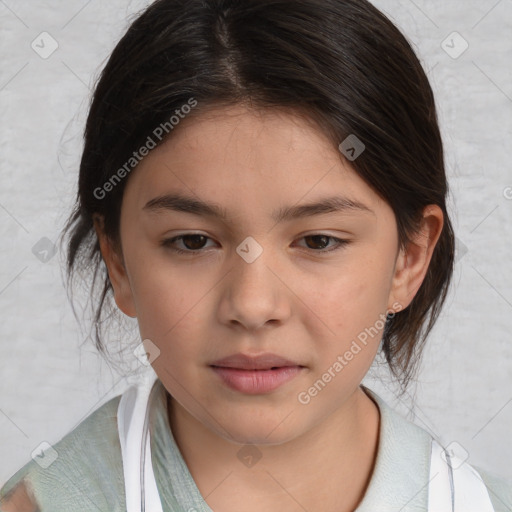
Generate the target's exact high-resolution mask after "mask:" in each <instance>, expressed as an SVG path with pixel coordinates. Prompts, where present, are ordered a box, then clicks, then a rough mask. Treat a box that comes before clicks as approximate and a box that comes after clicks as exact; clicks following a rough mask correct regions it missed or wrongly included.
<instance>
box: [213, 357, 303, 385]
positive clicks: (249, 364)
mask: <svg viewBox="0 0 512 512" xmlns="http://www.w3.org/2000/svg"><path fill="white" fill-rule="evenodd" d="M210 366H211V368H212V370H213V371H214V372H215V373H216V374H217V375H219V376H220V378H221V379H222V380H223V381H224V383H225V384H226V385H227V386H229V387H230V388H232V389H234V390H236V391H240V392H241V393H246V394H250V395H257V394H262V393H269V392H271V391H274V390H275V389H277V388H278V387H279V386H281V385H283V384H284V383H286V382H288V381H290V380H291V379H293V378H294V377H295V376H296V375H298V374H299V373H300V372H301V370H302V369H303V368H304V367H303V366H301V365H299V364H297V363H295V362H294V361H290V360H289V359H285V358H283V357H280V356H277V355H275V354H269V353H267V354H261V355H259V356H248V355H245V354H241V353H240V354H234V355H232V356H229V357H225V358H223V359H219V360H218V361H215V362H214V363H212V364H211V365H210Z"/></svg>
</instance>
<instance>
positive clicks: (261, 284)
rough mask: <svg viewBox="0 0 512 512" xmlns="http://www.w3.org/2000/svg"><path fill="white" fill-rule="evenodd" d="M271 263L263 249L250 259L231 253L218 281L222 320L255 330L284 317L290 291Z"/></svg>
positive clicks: (288, 305) (288, 313)
mask: <svg viewBox="0 0 512 512" xmlns="http://www.w3.org/2000/svg"><path fill="white" fill-rule="evenodd" d="M274 259H275V258H274ZM269 265H270V266H269ZM275 267H276V265H272V260H271V255H270V254H269V253H268V252H267V251H265V250H263V252H262V254H261V255H260V256H259V257H258V258H257V259H256V260H254V261H252V262H251V263H249V262H248V261H246V260H245V259H244V258H242V257H241V256H239V255H238V254H235V255H234V257H233V266H232V267H231V271H230V272H228V274H227V275H226V276H225V278H224V279H223V282H222V286H223V290H222V297H221V301H220V304H219V310H218V311H219V315H220V320H221V322H222V323H223V324H225V325H230V326H238V327H243V328H245V329H246V330H257V329H259V328H261V327H263V326H266V325H267V324H269V325H279V324H281V323H283V322H284V321H286V319H287V318H288V317H289V316H290V301H289V294H290V293H291V291H290V290H289V289H288V288H287V286H286V284H285V283H284V282H283V281H285V280H284V279H283V277H282V276H280V275H279V271H278V270H277V269H276V268H275Z"/></svg>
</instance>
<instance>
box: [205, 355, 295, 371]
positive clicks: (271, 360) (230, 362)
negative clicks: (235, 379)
mask: <svg viewBox="0 0 512 512" xmlns="http://www.w3.org/2000/svg"><path fill="white" fill-rule="evenodd" d="M210 366H214V367H220V368H235V369H239V370H272V369H277V368H284V367H289V366H295V367H297V366H298V367H302V365H300V364H298V363H296V362H295V361H291V360H290V359H286V358H284V357H280V356H278V355H276V354H270V353H268V354H261V355H258V356H249V355H246V354H242V353H240V354H234V355H231V356H228V357H224V358H223V359H219V360H217V361H215V362H213V363H212V364H211V365H210Z"/></svg>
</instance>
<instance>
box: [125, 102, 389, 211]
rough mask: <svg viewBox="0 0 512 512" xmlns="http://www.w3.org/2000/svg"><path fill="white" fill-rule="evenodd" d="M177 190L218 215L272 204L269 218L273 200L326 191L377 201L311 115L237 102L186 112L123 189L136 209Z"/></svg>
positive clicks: (306, 198)
mask: <svg viewBox="0 0 512 512" xmlns="http://www.w3.org/2000/svg"><path fill="white" fill-rule="evenodd" d="M176 193H182V195H187V196H189V197H190V196H196V198H197V199H203V200H207V199H209V200H210V202H215V204H217V205H218V206H219V207H220V209H222V210H223V211H224V213H228V212H230V211H234V210H237V209H238V210H240V211H242V210H243V209H244V208H248V209H252V213H253V215H254V214H256V213H258V214H264V210H267V209H268V207H269V205H271V204H272V205H273V207H272V209H271V210H272V212H271V211H270V209H268V210H269V215H270V214H271V213H272V214H273V216H274V217H275V215H279V212H277V213H276V206H278V205H290V204H298V203H305V202H311V201H312V200H314V199H315V198H318V197H320V196H322V197H324V196H326V195H329V196H330V197H333V196H340V197H342V198H343V200H344V201H345V202H346V203H349V202H352V203H353V204H357V203H358V204H366V205H367V206H369V207H370V205H371V204H373V205H375V204H376V203H378V202H379V201H380V198H379V197H378V196H377V195H376V194H375V193H374V191H373V190H372V189H371V188H370V187H369V186H368V185H367V184H366V183H365V182H364V181H363V180H362V179H361V178H360V177H359V176H358V175H357V173H356V172H355V171H354V169H353V168H352V167H351V166H350V165H349V162H348V161H347V160H346V159H345V158H344V157H343V155H342V154H341V153H340V151H338V149H337V147H335V146H334V145H333V144H332V142H331V141H330V140H328V138H327V137H326V136H325V135H324V133H323V132H322V131H321V130H320V129H319V128H318V127H316V126H315V125H314V123H312V122H311V121H310V120H309V119H307V118H305V117H303V116H300V115H299V114H294V113H293V112H286V111H282V110H273V109H272V110H271V109H266V110H260V111H255V110H249V109H247V108H245V107H243V106H234V107H225V108H219V109H214V110H210V111H208V112H206V113H203V114H200V115H198V116H194V117H192V116H191V117H190V118H189V119H187V118H185V119H184V120H183V121H182V122H181V124H180V125H179V127H178V129H177V130H176V132H173V133H172V136H171V137H169V138H168V139H167V140H166V141H165V142H164V143H163V144H161V145H160V146H158V147H157V148H155V149H153V150H152V151H151V152H150V153H149V155H148V156H146V157H145V158H144V159H143V160H142V161H141V162H140V163H139V165H138V166H137V168H136V169H135V171H133V173H132V176H131V177H130V180H129V182H128V184H127V188H126V190H125V195H126V196H128V197H127V199H128V201H130V202H131V201H132V200H133V201H135V203H136V208H137V209H139V210H140V209H143V208H144V207H145V206H146V205H147V203H148V202H150V201H151V200H154V199H156V198H157V197H158V196H162V195H165V194H174V195H175V194H176ZM280 213H281V214H283V211H282V210H281V212H280ZM274 220H275V219H274Z"/></svg>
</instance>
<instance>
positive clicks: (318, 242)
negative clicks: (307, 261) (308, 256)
mask: <svg viewBox="0 0 512 512" xmlns="http://www.w3.org/2000/svg"><path fill="white" fill-rule="evenodd" d="M330 238H332V237H331V236H327V235H309V236H305V237H304V240H311V241H312V245H313V246H312V247H311V246H310V244H309V243H308V244H307V245H308V247H309V248H310V249H325V248H326V247H327V246H328V245H329V239H330ZM319 246H320V247H319Z"/></svg>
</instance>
